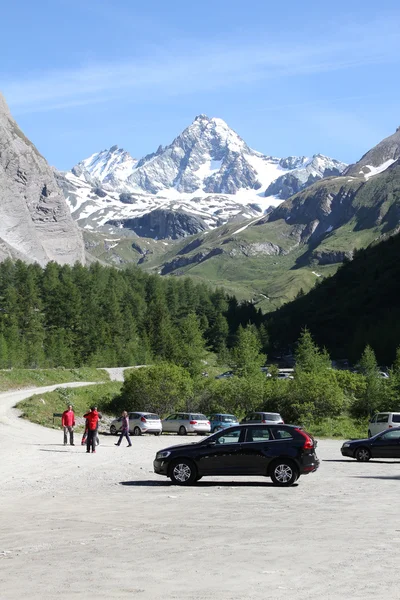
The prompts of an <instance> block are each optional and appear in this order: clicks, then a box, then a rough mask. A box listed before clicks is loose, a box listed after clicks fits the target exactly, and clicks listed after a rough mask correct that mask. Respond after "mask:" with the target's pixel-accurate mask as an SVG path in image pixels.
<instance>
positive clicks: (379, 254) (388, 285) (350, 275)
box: [267, 235, 400, 365]
mask: <svg viewBox="0 0 400 600" xmlns="http://www.w3.org/2000/svg"><path fill="white" fill-rule="evenodd" d="M399 256H400V235H396V236H394V237H391V238H389V239H388V240H386V241H384V242H381V243H379V244H376V245H374V246H371V247H369V248H367V249H365V250H359V251H357V252H356V254H355V258H354V260H353V261H351V262H348V263H346V264H344V265H343V266H342V267H341V268H340V269H339V271H338V272H337V273H336V274H335V275H333V276H332V277H329V278H327V279H325V280H324V281H322V282H321V283H320V284H318V285H317V286H316V287H315V288H314V289H313V290H311V291H310V292H309V293H308V294H306V295H300V297H298V298H297V299H296V300H294V301H293V302H290V303H288V304H286V305H285V306H283V307H282V308H280V309H279V310H278V311H276V312H275V313H273V314H272V315H269V316H268V317H267V322H268V330H269V333H270V336H271V343H272V344H273V345H276V346H279V347H285V346H287V345H289V344H293V343H294V342H295V341H296V339H297V338H298V336H299V333H300V330H301V329H302V328H303V327H305V326H306V327H308V328H309V330H310V331H311V333H312V335H313V337H314V338H315V339H316V341H317V342H318V344H319V345H320V346H326V348H328V350H329V352H330V354H331V356H332V357H334V358H349V359H350V360H351V361H352V362H354V361H356V360H358V358H359V357H360V355H361V353H362V351H363V349H364V348H365V346H366V345H367V344H370V345H371V347H372V348H373V349H374V351H375V353H376V355H377V358H378V361H379V363H380V364H383V365H391V364H392V362H393V360H394V357H395V352H396V348H397V347H398V345H399V343H400V302H399V297H400V262H399Z"/></svg>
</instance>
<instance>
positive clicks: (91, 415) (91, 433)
mask: <svg viewBox="0 0 400 600" xmlns="http://www.w3.org/2000/svg"><path fill="white" fill-rule="evenodd" d="M83 417H84V418H85V419H86V423H87V429H88V432H87V439H86V452H90V448H92V453H93V452H96V438H97V429H98V424H99V413H98V412H97V407H96V406H92V407H91V408H90V412H88V413H86V415H83Z"/></svg>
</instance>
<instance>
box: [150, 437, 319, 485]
mask: <svg viewBox="0 0 400 600" xmlns="http://www.w3.org/2000/svg"><path fill="white" fill-rule="evenodd" d="M315 448H316V442H315V441H314V439H313V438H312V437H311V436H310V435H309V434H308V433H306V432H305V431H303V430H302V429H301V428H300V427H295V426H293V425H237V426H235V427H229V428H228V429H225V430H224V431H219V432H217V433H214V435H212V436H210V437H208V438H207V439H205V440H202V441H201V442H198V443H195V444H185V445H179V446H171V447H169V448H165V449H164V450H160V451H159V452H157V454H156V457H155V460H154V463H153V464H154V471H155V473H157V474H158V475H164V476H166V477H169V478H170V479H171V481H172V483H175V484H177V485H190V484H192V483H195V482H196V481H199V479H201V478H202V477H203V476H205V475H227V476H229V477H231V476H233V475H245V476H249V475H259V476H266V477H271V479H272V481H273V483H274V484H276V485H284V486H289V485H292V484H293V483H295V482H296V481H297V479H298V478H299V477H300V475H306V474H308V473H312V472H313V471H316V470H317V469H318V466H319V460H318V458H317V455H316V452H315Z"/></svg>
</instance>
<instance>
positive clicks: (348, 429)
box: [305, 415, 368, 439]
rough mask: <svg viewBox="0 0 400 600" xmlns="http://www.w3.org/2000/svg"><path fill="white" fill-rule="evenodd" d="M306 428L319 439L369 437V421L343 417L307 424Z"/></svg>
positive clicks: (328, 418)
mask: <svg viewBox="0 0 400 600" xmlns="http://www.w3.org/2000/svg"><path fill="white" fill-rule="evenodd" d="M305 428H306V429H307V431H309V432H310V433H311V434H312V435H313V436H315V437H318V438H340V439H362V438H366V437H367V436H368V419H365V420H364V419H360V420H355V419H352V418H351V417H349V416H346V415H341V416H339V417H327V418H326V419H322V420H321V421H319V422H317V423H316V422H309V423H305Z"/></svg>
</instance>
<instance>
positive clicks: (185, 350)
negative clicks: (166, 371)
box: [176, 313, 206, 377]
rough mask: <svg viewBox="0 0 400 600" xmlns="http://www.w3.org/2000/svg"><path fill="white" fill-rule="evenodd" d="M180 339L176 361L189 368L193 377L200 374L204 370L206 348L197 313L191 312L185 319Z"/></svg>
mask: <svg viewBox="0 0 400 600" xmlns="http://www.w3.org/2000/svg"><path fill="white" fill-rule="evenodd" d="M179 339H180V343H179V345H178V349H177V359H176V363H177V364H179V365H181V366H182V367H184V368H185V369H187V371H188V372H189V373H190V375H191V376H192V377H196V376H198V375H200V374H201V372H202V371H204V362H203V360H204V358H205V356H206V349H205V341H204V338H203V335H202V333H201V329H200V324H199V319H198V318H197V316H196V315H195V313H189V314H188V316H187V317H186V318H185V319H183V321H182V324H181V327H180V336H179Z"/></svg>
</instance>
